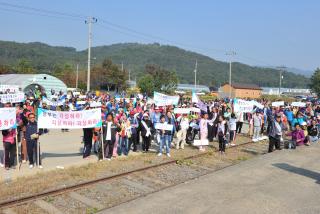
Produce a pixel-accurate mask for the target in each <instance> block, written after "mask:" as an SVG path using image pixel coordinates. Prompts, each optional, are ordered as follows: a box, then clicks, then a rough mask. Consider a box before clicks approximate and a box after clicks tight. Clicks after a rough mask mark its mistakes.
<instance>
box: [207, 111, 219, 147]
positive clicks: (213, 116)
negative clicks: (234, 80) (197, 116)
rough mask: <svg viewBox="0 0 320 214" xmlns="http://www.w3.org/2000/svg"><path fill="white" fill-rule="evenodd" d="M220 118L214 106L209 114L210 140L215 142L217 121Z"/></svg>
mask: <svg viewBox="0 0 320 214" xmlns="http://www.w3.org/2000/svg"><path fill="white" fill-rule="evenodd" d="M217 117H218V113H217V109H216V108H215V107H214V106H213V107H212V108H211V112H209V118H208V140H209V142H213V139H214V138H215V137H216V130H215V129H216V124H215V121H216V119H217Z"/></svg>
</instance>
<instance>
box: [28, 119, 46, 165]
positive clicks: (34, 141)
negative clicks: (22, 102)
mask: <svg viewBox="0 0 320 214" xmlns="http://www.w3.org/2000/svg"><path fill="white" fill-rule="evenodd" d="M28 119H29V122H28V124H27V126H26V141H27V152H28V158H29V168H30V169H32V168H33V166H34V161H36V163H38V162H39V166H38V167H39V168H42V165H41V156H40V145H38V143H39V142H38V139H39V135H40V134H41V133H39V132H38V124H37V122H36V120H35V115H34V113H30V114H29V115H28ZM38 147H39V151H38ZM38 153H39V154H38ZM33 155H35V157H36V158H35V159H34V157H33ZM38 158H39V159H38Z"/></svg>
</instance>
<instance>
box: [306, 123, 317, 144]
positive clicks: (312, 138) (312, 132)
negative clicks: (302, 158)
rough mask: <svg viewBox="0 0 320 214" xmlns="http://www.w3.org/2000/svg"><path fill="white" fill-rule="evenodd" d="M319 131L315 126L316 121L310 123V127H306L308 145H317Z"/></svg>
mask: <svg viewBox="0 0 320 214" xmlns="http://www.w3.org/2000/svg"><path fill="white" fill-rule="evenodd" d="M318 134H319V130H318V126H317V121H316V120H315V119H314V120H312V121H311V125H309V126H308V136H309V142H310V143H317V142H318V140H319V138H318Z"/></svg>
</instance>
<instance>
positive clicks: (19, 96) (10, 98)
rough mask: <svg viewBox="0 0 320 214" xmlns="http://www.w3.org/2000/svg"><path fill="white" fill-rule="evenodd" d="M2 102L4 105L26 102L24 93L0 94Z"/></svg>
mask: <svg viewBox="0 0 320 214" xmlns="http://www.w3.org/2000/svg"><path fill="white" fill-rule="evenodd" d="M0 101H1V102H2V103H21V102H23V101H24V93H22V92H20V93H16V94H0Z"/></svg>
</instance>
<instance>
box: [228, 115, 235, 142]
mask: <svg viewBox="0 0 320 214" xmlns="http://www.w3.org/2000/svg"><path fill="white" fill-rule="evenodd" d="M229 130H230V131H229V136H230V137H229V138H230V140H229V141H230V145H231V146H235V145H236V144H235V140H236V133H237V131H236V130H237V119H236V115H235V114H234V113H231V118H230V120H229Z"/></svg>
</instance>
